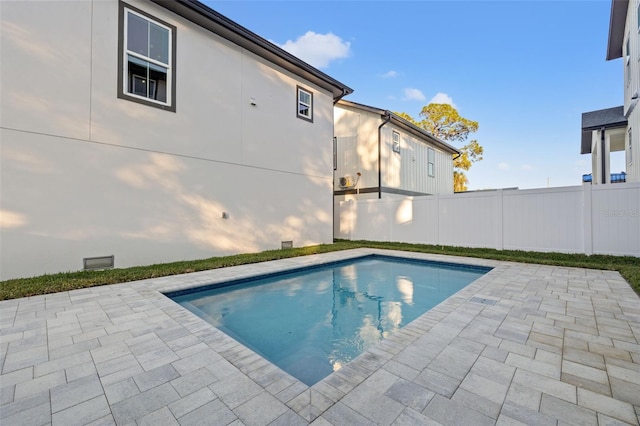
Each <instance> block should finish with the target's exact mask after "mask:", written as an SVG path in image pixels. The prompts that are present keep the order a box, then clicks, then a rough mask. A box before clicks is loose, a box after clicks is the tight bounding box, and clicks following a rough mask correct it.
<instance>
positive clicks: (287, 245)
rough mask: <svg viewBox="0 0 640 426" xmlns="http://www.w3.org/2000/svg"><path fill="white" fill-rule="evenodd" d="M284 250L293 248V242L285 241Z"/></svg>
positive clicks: (283, 243)
mask: <svg viewBox="0 0 640 426" xmlns="http://www.w3.org/2000/svg"><path fill="white" fill-rule="evenodd" d="M282 248H283V249H289V248H293V241H283V242H282Z"/></svg>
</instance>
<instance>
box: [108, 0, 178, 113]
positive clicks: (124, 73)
mask: <svg viewBox="0 0 640 426" xmlns="http://www.w3.org/2000/svg"><path fill="white" fill-rule="evenodd" d="M129 14H131V15H135V16H137V17H139V18H141V19H144V20H145V21H148V22H151V23H153V24H155V25H157V26H158V27H160V28H163V29H165V30H167V32H168V40H167V44H168V52H167V53H168V57H167V59H168V62H167V63H164V62H161V61H158V60H155V59H153V58H150V57H148V56H145V55H143V54H140V53H137V52H133V51H131V50H128V45H127V44H128V43H127V36H128V24H129V19H128V17H129ZM120 20H121V21H120V27H119V31H120V52H119V62H120V64H119V65H120V66H119V68H120V71H119V72H120V74H119V76H118V86H119V87H118V97H119V98H123V99H127V100H130V101H134V102H137V103H142V104H145V105H149V106H154V107H158V108H161V109H164V110H168V111H173V112H175V84H176V83H175V61H176V55H175V42H176V27H174V26H172V25H170V24H168V23H166V22H163V21H161V20H159V19H158V18H156V17H154V16H151V15H149V14H147V13H146V12H143V11H141V10H139V9H136V8H134V7H132V6H130V5H128V4H126V3H124V2H120ZM128 56H133V57H135V58H138V59H140V60H142V61H145V62H148V63H149V64H153V65H156V66H158V67H161V68H163V69H166V71H167V74H166V89H165V90H166V101H160V100H157V99H152V98H151V97H147V96H142V95H138V94H136V93H134V92H133V91H129V76H128V67H129V60H128ZM138 77H142V78H147V77H146V76H138ZM151 82H153V85H152V84H148V85H147V87H148V90H147V93H149V91H150V90H153V92H154V94H155V91H156V90H158V85H157V82H156V81H155V80H152V79H149V83H151ZM152 86H153V88H152ZM154 96H155V95H154Z"/></svg>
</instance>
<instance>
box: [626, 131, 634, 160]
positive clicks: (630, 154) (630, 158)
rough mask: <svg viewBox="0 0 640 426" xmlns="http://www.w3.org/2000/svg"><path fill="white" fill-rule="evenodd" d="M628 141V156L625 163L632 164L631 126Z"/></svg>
mask: <svg viewBox="0 0 640 426" xmlns="http://www.w3.org/2000/svg"><path fill="white" fill-rule="evenodd" d="M628 133H629V142H628V146H629V156H628V157H627V164H629V165H632V164H633V151H632V149H631V148H632V147H633V139H632V138H631V127H629V132H628Z"/></svg>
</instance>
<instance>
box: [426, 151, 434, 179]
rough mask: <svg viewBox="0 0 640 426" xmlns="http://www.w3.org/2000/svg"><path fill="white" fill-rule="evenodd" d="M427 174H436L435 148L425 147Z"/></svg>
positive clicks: (432, 175)
mask: <svg viewBox="0 0 640 426" xmlns="http://www.w3.org/2000/svg"><path fill="white" fill-rule="evenodd" d="M427 174H428V175H429V177H435V176H436V150H435V149H433V148H427Z"/></svg>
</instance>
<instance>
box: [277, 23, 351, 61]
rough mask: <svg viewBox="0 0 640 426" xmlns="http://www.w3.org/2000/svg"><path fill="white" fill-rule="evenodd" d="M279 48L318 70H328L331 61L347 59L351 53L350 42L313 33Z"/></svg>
mask: <svg viewBox="0 0 640 426" xmlns="http://www.w3.org/2000/svg"><path fill="white" fill-rule="evenodd" d="M276 44H277V43H276ZM278 46H280V47H281V48H283V49H284V50H286V51H287V52H289V53H291V54H292V55H295V56H297V57H298V58H300V59H302V60H303V61H305V62H307V63H309V64H310V65H313V66H314V67H316V68H326V67H328V66H329V63H330V62H331V61H334V60H336V59H341V58H347V57H349V54H350V53H351V51H350V48H351V43H350V42H348V41H342V39H341V38H340V37H338V36H337V35H335V34H333V33H327V34H317V33H314V32H313V31H307V33H306V34H304V35H302V36H300V37H298V38H297V39H296V40H295V41H292V40H287V42H286V43H284V44H278Z"/></svg>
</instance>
